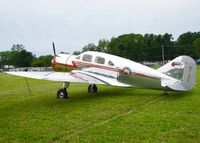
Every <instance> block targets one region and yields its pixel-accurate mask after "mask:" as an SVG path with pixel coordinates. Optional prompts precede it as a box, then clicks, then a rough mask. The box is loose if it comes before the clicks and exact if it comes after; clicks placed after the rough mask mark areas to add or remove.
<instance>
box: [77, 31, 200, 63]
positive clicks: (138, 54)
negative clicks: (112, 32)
mask: <svg viewBox="0 0 200 143" xmlns="http://www.w3.org/2000/svg"><path fill="white" fill-rule="evenodd" d="M91 50H92V51H99V52H105V53H109V54H113V55H117V56H121V57H124V58H128V59H130V60H134V61H137V62H142V61H161V60H162V52H164V55H165V56H164V57H165V60H171V59H173V58H175V57H177V56H179V55H188V56H191V57H193V58H194V59H199V58H200V32H193V33H192V32H187V33H183V34H181V35H180V36H179V37H178V39H177V40H174V39H173V36H172V34H168V33H165V34H163V35H161V34H159V35H155V34H145V35H142V34H134V33H131V34H124V35H120V36H118V37H113V38H111V39H110V40H106V39H102V40H99V42H98V44H97V45H95V44H94V43H89V44H88V45H86V46H84V47H83V48H82V51H75V52H74V54H79V53H82V52H84V51H91ZM162 50H163V51H162Z"/></svg>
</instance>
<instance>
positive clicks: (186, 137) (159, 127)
mask: <svg viewBox="0 0 200 143" xmlns="http://www.w3.org/2000/svg"><path fill="white" fill-rule="evenodd" d="M199 73H200V67H198V71H197V84H198V85H197V87H195V88H194V89H193V90H192V91H190V92H187V93H175V92H170V94H169V95H168V96H163V95H162V93H163V92H162V91H154V90H144V89H129V88H119V87H109V86H98V90H99V92H98V93H96V94H89V93H87V85H85V84H71V85H70V88H69V95H70V97H69V99H67V100H60V99H57V98H56V97H55V93H56V92H57V90H58V89H59V88H60V87H61V85H62V84H61V83H58V82H49V81H39V80H33V79H28V82H29V85H30V88H31V90H32V92H31V93H29V92H28V89H27V86H26V81H25V79H24V78H19V77H14V76H10V75H6V74H0V142H1V143H4V142H28V143H30V142H53V143H54V142H55V143H58V142H91V143H95V142H119V143H121V142H154V143H168V142H170V143H171V142H180V143H190V142H191V143H198V142H200V86H199V85H200V74H199Z"/></svg>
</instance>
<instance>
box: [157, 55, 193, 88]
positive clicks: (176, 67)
mask: <svg viewBox="0 0 200 143" xmlns="http://www.w3.org/2000/svg"><path fill="white" fill-rule="evenodd" d="M158 71H160V72H162V73H164V74H166V75H168V76H170V77H173V78H175V79H177V80H179V81H180V82H179V84H180V86H182V87H183V88H184V90H185V91H187V90H191V89H192V88H193V87H194V86H195V81H196V62H195V61H194V60H193V59H192V58H191V57H188V56H179V57H177V58H175V59H174V60H172V61H170V62H169V63H167V64H166V65H164V66H162V67H161V68H159V69H158ZM175 89H176V88H175ZM177 90H179V89H177ZM180 90H182V89H180Z"/></svg>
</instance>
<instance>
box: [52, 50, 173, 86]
mask: <svg viewBox="0 0 200 143" xmlns="http://www.w3.org/2000/svg"><path fill="white" fill-rule="evenodd" d="M52 65H53V67H54V69H55V70H56V67H57V66H60V67H62V68H63V69H64V70H66V68H67V71H69V69H71V70H75V69H77V70H81V71H85V72H88V73H92V74H95V75H101V76H105V77H108V78H113V79H117V81H119V82H121V83H123V84H126V85H127V86H129V87H141V88H149V89H164V88H163V87H162V86H161V80H162V79H168V80H174V79H173V78H171V77H169V76H167V75H165V74H163V73H160V72H158V71H157V70H155V69H152V68H150V67H147V66H144V65H142V64H139V63H136V62H134V61H131V60H128V59H125V58H121V57H118V56H114V55H110V54H105V53H100V52H91V51H90V52H84V53H82V54H80V55H78V56H74V55H66V54H60V55H58V56H56V57H55V58H54V59H53V60H52Z"/></svg>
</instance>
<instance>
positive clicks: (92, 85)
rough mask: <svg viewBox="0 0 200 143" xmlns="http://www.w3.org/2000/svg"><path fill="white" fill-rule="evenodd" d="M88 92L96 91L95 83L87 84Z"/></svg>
mask: <svg viewBox="0 0 200 143" xmlns="http://www.w3.org/2000/svg"><path fill="white" fill-rule="evenodd" d="M88 92H90V93H95V92H97V86H96V85H95V84H90V85H89V86H88Z"/></svg>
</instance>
